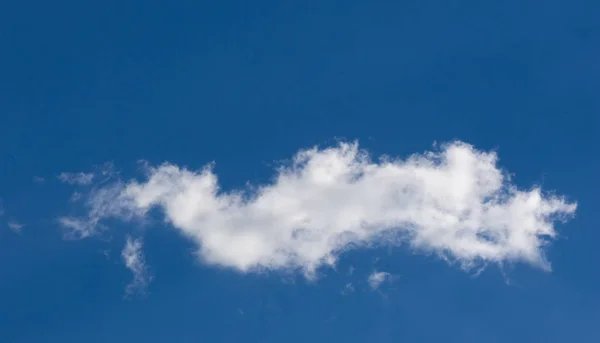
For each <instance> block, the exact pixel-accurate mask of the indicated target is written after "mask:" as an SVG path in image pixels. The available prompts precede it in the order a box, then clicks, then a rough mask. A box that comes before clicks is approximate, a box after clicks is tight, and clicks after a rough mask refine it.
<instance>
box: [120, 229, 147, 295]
mask: <svg viewBox="0 0 600 343" xmlns="http://www.w3.org/2000/svg"><path fill="white" fill-rule="evenodd" d="M142 248H143V242H142V240H141V238H137V239H132V238H131V237H129V236H128V237H127V241H126V242H125V247H124V248H123V251H122V252H121V257H122V258H123V262H124V263H125V266H126V267H127V268H128V269H129V270H130V271H131V273H132V274H133V280H132V281H131V283H129V284H128V285H127V287H126V289H125V293H126V294H127V295H131V294H134V293H144V292H145V291H146V287H147V286H148V284H149V283H150V281H152V277H151V276H150V275H149V273H148V268H147V267H146V261H145V259H144V255H143V253H142Z"/></svg>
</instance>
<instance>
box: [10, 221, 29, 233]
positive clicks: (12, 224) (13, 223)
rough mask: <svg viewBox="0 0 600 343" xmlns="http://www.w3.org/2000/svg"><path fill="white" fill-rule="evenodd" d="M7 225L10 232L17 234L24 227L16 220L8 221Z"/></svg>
mask: <svg viewBox="0 0 600 343" xmlns="http://www.w3.org/2000/svg"><path fill="white" fill-rule="evenodd" d="M7 225H8V227H9V228H10V229H11V230H13V231H14V232H17V233H19V232H21V229H22V228H23V227H24V226H25V225H23V224H21V223H19V222H18V221H16V220H11V221H9V222H8V223H7Z"/></svg>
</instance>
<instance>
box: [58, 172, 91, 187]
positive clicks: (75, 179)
mask: <svg viewBox="0 0 600 343" xmlns="http://www.w3.org/2000/svg"><path fill="white" fill-rule="evenodd" d="M58 179H59V180H60V181H62V182H64V183H68V184H71V185H89V184H91V183H92V181H93V180H94V173H82V172H79V173H68V172H63V173H60V175H58Z"/></svg>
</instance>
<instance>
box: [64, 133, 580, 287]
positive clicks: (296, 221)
mask: <svg viewBox="0 0 600 343" xmlns="http://www.w3.org/2000/svg"><path fill="white" fill-rule="evenodd" d="M272 180H273V181H272V182H271V183H269V184H265V185H262V186H259V187H256V188H255V189H254V190H252V191H250V190H248V189H242V190H231V191H227V192H226V191H223V190H221V189H220V188H219V183H218V178H217V175H216V174H215V173H214V172H213V170H212V165H209V166H207V167H205V168H204V169H202V170H199V171H192V170H188V169H185V168H181V167H178V166H176V165H172V164H163V165H161V166H158V167H155V168H153V167H148V175H147V179H145V180H144V181H142V182H140V181H137V180H132V181H129V182H125V183H124V182H120V181H119V182H115V183H112V184H106V185H103V186H102V187H96V188H95V189H94V190H93V191H92V192H91V193H89V194H87V195H86V201H85V206H86V207H87V209H88V213H87V216H86V217H83V218H73V217H65V218H62V219H61V222H62V224H63V225H64V226H66V227H69V228H71V229H73V230H74V231H75V232H78V233H79V234H80V235H81V236H89V235H92V234H94V233H95V232H97V231H98V230H99V229H103V226H102V224H101V223H102V221H103V219H106V218H109V217H113V218H120V219H123V220H142V219H144V218H145V217H146V214H147V213H148V212H149V211H150V210H151V209H153V208H158V209H160V210H162V211H161V212H162V213H163V214H164V216H165V219H166V221H167V222H169V223H170V224H171V225H172V226H173V227H175V228H176V229H177V230H179V231H180V232H181V233H182V234H183V235H184V236H186V237H188V238H189V239H191V240H192V241H194V242H195V243H197V246H198V252H199V253H198V256H199V257H200V258H201V260H202V261H203V262H205V263H207V264H212V265H218V266H223V267H228V268H233V269H235V270H238V271H241V272H252V271H258V270H265V269H267V270H277V269H279V270H281V269H286V270H291V269H294V270H295V269H300V270H302V271H303V272H304V273H305V275H307V276H308V277H311V276H314V273H315V270H316V269H317V268H319V267H320V266H323V265H334V264H335V263H336V260H337V258H338V257H339V256H340V254H341V253H342V252H343V251H345V250H348V249H355V248H359V247H370V246H373V245H388V246H397V245H400V244H403V243H406V244H408V246H410V247H412V248H413V249H414V250H416V251H420V252H423V253H434V254H436V255H438V256H440V257H441V258H444V259H446V260H447V261H455V262H457V263H459V264H460V265H461V266H462V267H464V268H465V269H470V268H473V267H475V266H479V265H481V264H487V263H490V262H491V263H504V262H525V263H528V264H530V265H533V266H538V267H541V268H544V269H548V270H549V269H550V264H549V262H548V261H547V260H546V259H545V257H544V247H545V245H546V244H547V242H548V241H549V240H550V239H552V238H553V237H555V236H556V231H555V229H554V222H555V221H556V220H562V219H564V218H567V216H569V215H572V214H573V213H574V212H575V210H576V207H577V205H576V204H575V203H569V202H567V201H566V200H565V199H564V198H562V197H558V196H556V195H553V194H545V193H543V192H542V190H541V189H540V188H537V187H534V188H532V189H528V190H519V189H518V188H517V187H516V186H515V185H513V184H511V183H510V179H509V178H508V177H507V176H506V175H505V173H503V171H502V170H501V169H499V168H498V166H497V156H496V154H495V153H494V152H482V151H478V150H476V149H475V148H474V147H473V146H471V145H469V144H465V143H462V142H453V143H450V144H446V145H443V146H441V148H440V150H439V151H435V152H427V153H425V154H415V155H413V156H410V157H409V158H407V159H405V160H401V159H392V158H384V159H381V160H380V161H377V162H374V161H372V160H371V159H370V158H369V156H368V154H367V153H366V152H365V151H362V150H360V149H359V148H358V144H356V143H340V144H339V145H338V146H335V147H330V148H327V149H318V148H313V149H309V150H302V151H300V152H298V154H297V155H296V156H295V157H294V158H293V161H292V163H291V165H289V166H283V167H281V168H279V169H278V171H277V173H276V174H275V176H274V177H273V178H272Z"/></svg>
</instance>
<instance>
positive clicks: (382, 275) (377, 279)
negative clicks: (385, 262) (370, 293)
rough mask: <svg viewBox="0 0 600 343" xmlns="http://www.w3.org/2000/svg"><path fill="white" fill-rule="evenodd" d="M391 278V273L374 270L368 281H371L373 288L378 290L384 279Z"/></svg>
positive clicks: (370, 284)
mask: <svg viewBox="0 0 600 343" xmlns="http://www.w3.org/2000/svg"><path fill="white" fill-rule="evenodd" d="M390 278H391V274H390V273H386V272H373V273H372V274H371V275H369V279H368V280H367V281H368V282H369V286H370V287H371V289H372V290H376V289H377V288H379V286H380V285H381V284H382V283H383V282H384V281H386V280H389V279H390Z"/></svg>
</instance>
